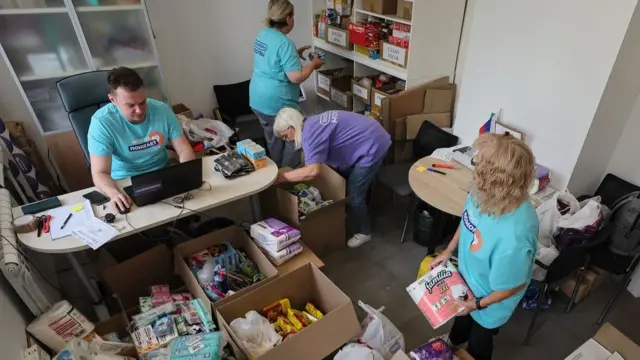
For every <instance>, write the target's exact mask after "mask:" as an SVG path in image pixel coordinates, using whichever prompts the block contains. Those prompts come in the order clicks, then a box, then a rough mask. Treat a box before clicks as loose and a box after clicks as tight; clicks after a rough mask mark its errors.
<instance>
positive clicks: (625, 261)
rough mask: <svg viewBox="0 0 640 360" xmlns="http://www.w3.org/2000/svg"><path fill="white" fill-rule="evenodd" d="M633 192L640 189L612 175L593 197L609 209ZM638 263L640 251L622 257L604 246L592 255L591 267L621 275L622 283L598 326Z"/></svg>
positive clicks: (600, 319)
mask: <svg viewBox="0 0 640 360" xmlns="http://www.w3.org/2000/svg"><path fill="white" fill-rule="evenodd" d="M634 191H640V187H638V186H636V185H634V184H631V183H630V182H627V181H625V180H623V179H621V178H619V177H617V176H615V175H613V174H607V175H606V176H605V177H604V179H603V180H602V182H601V183H600V186H598V190H596V192H595V194H594V196H600V197H601V199H602V201H601V202H602V204H604V205H606V206H608V207H609V208H611V207H612V206H613V203H614V202H615V201H616V200H618V199H619V198H621V197H623V196H624V195H626V194H629V193H632V192H634ZM585 197H588V196H582V197H580V198H585ZM638 262H640V249H639V250H638V251H636V252H635V254H633V255H630V256H622V255H619V254H616V253H613V252H612V251H611V250H609V248H608V247H606V246H605V247H602V248H601V249H598V250H597V251H594V252H593V253H592V255H591V264H592V265H594V266H597V267H599V268H601V269H603V270H605V271H607V272H610V273H612V274H615V275H623V278H622V281H621V282H620V284H618V287H617V288H616V291H615V292H614V293H613V296H612V297H611V299H610V300H609V302H608V303H607V305H606V307H605V308H604V310H603V311H602V314H601V315H600V317H599V318H598V324H601V323H602V321H603V320H604V317H605V316H606V315H607V312H608V311H609V309H610V308H611V306H612V305H613V303H614V302H615V300H616V298H617V297H618V295H620V292H621V291H622V289H623V288H624V287H626V286H627V285H628V283H629V281H630V280H631V275H632V274H633V271H634V270H635V268H636V267H637V266H638Z"/></svg>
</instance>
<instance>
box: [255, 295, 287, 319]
mask: <svg viewBox="0 0 640 360" xmlns="http://www.w3.org/2000/svg"><path fill="white" fill-rule="evenodd" d="M289 309H291V303H290V302H289V299H281V300H278V301H276V302H274V303H273V304H271V305H268V306H265V307H264V308H263V309H262V314H263V315H264V317H266V318H267V320H269V322H270V323H273V322H276V320H277V319H278V316H280V315H282V316H287V311H289Z"/></svg>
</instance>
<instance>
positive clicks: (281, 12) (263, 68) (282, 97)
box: [249, 0, 324, 168]
mask: <svg viewBox="0 0 640 360" xmlns="http://www.w3.org/2000/svg"><path fill="white" fill-rule="evenodd" d="M293 10H294V9H293V5H292V4H291V3H290V2H289V1H287V0H277V1H273V0H272V1H269V8H268V10H267V17H268V20H267V24H266V25H267V26H266V27H265V28H264V29H262V30H261V31H260V33H259V34H258V36H257V37H256V41H255V43H254V44H253V75H252V76H251V84H250V86H249V105H250V106H251V109H252V110H253V112H254V113H255V114H256V116H257V117H258V119H259V120H260V124H261V125H262V128H263V129H264V136H265V139H266V140H267V148H268V149H269V157H270V158H271V159H272V160H273V161H274V162H275V163H276V164H277V165H278V166H290V167H293V168H295V167H298V166H299V165H300V152H299V151H296V150H295V149H294V148H293V147H292V146H291V145H290V144H289V145H287V144H286V143H285V142H284V141H282V139H280V138H278V137H276V136H275V135H274V134H273V122H274V121H275V116H276V115H277V114H278V111H280V110H281V109H283V108H286V107H290V108H295V109H298V110H299V109H300V107H299V106H298V100H299V99H300V84H302V82H304V81H305V80H307V79H308V78H309V76H311V74H313V71H314V70H315V69H319V68H320V67H321V66H322V65H323V64H324V63H323V62H322V60H320V59H317V58H316V59H314V60H313V61H312V62H311V63H309V64H306V65H304V66H303V65H302V63H301V62H300V59H301V58H302V52H303V51H305V50H306V49H308V48H309V46H305V47H301V48H299V49H296V46H295V44H294V43H293V41H292V40H291V39H289V37H287V34H289V33H290V32H291V30H292V29H293V26H294V19H293Z"/></svg>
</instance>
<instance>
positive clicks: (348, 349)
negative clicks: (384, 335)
mask: <svg viewBox="0 0 640 360" xmlns="http://www.w3.org/2000/svg"><path fill="white" fill-rule="evenodd" d="M333 360H384V358H383V357H382V355H380V353H379V352H377V351H375V350H373V349H371V348H369V347H368V346H366V345H362V344H357V343H354V344H348V345H345V347H343V348H342V350H340V351H339V352H338V353H337V354H336V356H334V357H333Z"/></svg>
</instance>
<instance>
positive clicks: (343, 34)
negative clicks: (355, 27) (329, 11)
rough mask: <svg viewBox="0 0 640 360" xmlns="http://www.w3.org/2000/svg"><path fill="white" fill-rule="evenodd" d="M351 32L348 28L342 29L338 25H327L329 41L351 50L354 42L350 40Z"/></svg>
mask: <svg viewBox="0 0 640 360" xmlns="http://www.w3.org/2000/svg"><path fill="white" fill-rule="evenodd" d="M349 37H350V34H349V30H348V29H342V28H339V27H336V26H331V25H329V26H327V42H328V43H330V44H332V45H336V46H339V47H341V48H344V49H347V50H351V49H353V44H352V43H351V41H350V40H349Z"/></svg>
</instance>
